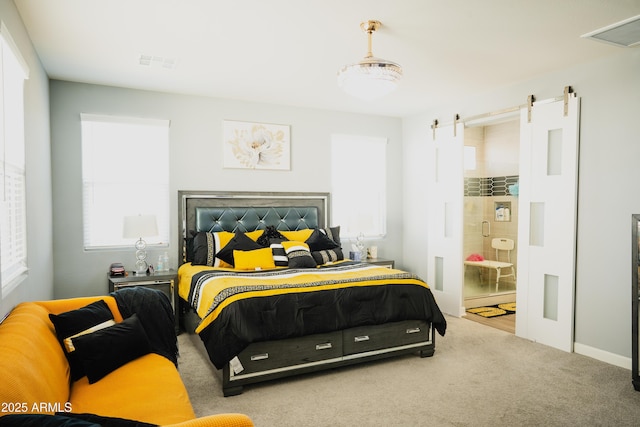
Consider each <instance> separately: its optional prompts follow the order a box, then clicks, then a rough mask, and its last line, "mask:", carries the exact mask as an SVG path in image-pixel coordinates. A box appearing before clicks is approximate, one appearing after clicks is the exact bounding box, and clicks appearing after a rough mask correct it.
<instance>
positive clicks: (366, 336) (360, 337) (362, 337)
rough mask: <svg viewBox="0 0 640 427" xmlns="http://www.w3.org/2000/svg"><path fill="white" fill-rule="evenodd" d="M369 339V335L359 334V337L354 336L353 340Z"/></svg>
mask: <svg viewBox="0 0 640 427" xmlns="http://www.w3.org/2000/svg"><path fill="white" fill-rule="evenodd" d="M363 341H369V335H360V336H359V337H354V338H353V342H363Z"/></svg>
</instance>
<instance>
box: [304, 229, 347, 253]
mask: <svg viewBox="0 0 640 427" xmlns="http://www.w3.org/2000/svg"><path fill="white" fill-rule="evenodd" d="M325 233H326V232H322V231H320V229H319V228H316V229H315V230H313V232H312V233H311V236H309V238H308V239H307V240H305V243H306V244H307V245H309V249H310V250H311V251H324V250H327V249H334V248H338V247H340V245H338V244H337V243H336V242H334V241H333V240H331V239H330V238H329V237H327V235H326V234H325Z"/></svg>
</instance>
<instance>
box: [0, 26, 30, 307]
mask: <svg viewBox="0 0 640 427" xmlns="http://www.w3.org/2000/svg"><path fill="white" fill-rule="evenodd" d="M0 50H1V51H2V52H1V54H0V79H1V80H2V81H1V84H0V218H1V220H0V279H1V282H2V286H1V293H0V296H2V295H5V294H7V293H9V292H10V291H11V290H12V289H14V288H15V287H16V286H17V285H18V284H19V283H20V282H21V281H22V280H23V279H24V278H26V276H27V221H26V185H25V181H26V179H25V142H24V81H25V79H27V78H28V76H29V70H28V67H27V66H26V65H25V62H24V60H23V58H22V56H21V55H20V52H19V51H18V48H17V47H16V45H15V43H14V42H13V39H12V38H11V36H10V34H9V32H8V31H7V28H6V27H5V26H4V23H3V24H1V25H0Z"/></svg>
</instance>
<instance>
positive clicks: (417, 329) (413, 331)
mask: <svg viewBox="0 0 640 427" xmlns="http://www.w3.org/2000/svg"><path fill="white" fill-rule="evenodd" d="M418 332H420V328H409V329H407V333H408V334H417V333H418Z"/></svg>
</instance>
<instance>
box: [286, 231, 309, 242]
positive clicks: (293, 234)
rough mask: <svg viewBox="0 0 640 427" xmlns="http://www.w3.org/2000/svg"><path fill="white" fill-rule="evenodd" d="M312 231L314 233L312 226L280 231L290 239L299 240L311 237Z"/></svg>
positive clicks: (302, 240)
mask: <svg viewBox="0 0 640 427" xmlns="http://www.w3.org/2000/svg"><path fill="white" fill-rule="evenodd" d="M311 233H313V229H312V228H305V229H304V230H296V231H280V234H282V235H283V236H284V237H286V238H287V239H288V240H295V241H297V242H305V241H306V240H307V239H308V238H309V237H311Z"/></svg>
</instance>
